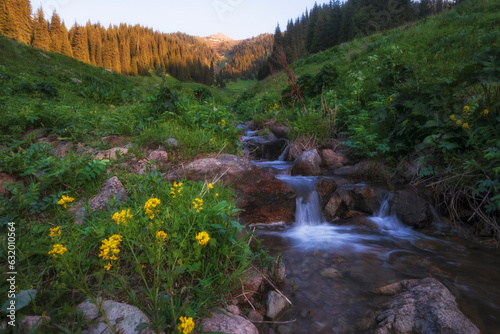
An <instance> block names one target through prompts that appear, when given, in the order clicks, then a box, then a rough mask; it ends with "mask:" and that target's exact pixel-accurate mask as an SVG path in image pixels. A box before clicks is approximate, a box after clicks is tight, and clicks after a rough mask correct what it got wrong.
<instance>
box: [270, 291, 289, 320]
mask: <svg viewBox="0 0 500 334" xmlns="http://www.w3.org/2000/svg"><path fill="white" fill-rule="evenodd" d="M266 305H267V310H266V317H268V318H271V319H272V320H276V319H278V318H279V316H280V315H281V314H282V313H283V312H285V311H286V310H287V309H288V308H289V307H290V303H288V301H287V300H286V299H285V298H283V296H281V295H280V294H279V293H277V292H276V291H269V293H268V295H267V304H266Z"/></svg>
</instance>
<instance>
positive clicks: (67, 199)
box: [57, 195, 75, 208]
mask: <svg viewBox="0 0 500 334" xmlns="http://www.w3.org/2000/svg"><path fill="white" fill-rule="evenodd" d="M74 200H75V199H74V198H73V197H69V196H65V195H62V197H61V199H60V200H59V202H57V204H58V205H64V208H66V204H67V203H71V202H73V201H74Z"/></svg>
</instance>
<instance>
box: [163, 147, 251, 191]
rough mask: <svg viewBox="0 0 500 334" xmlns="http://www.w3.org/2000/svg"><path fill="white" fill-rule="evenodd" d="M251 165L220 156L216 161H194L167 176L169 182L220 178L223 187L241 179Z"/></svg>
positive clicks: (235, 158)
mask: <svg viewBox="0 0 500 334" xmlns="http://www.w3.org/2000/svg"><path fill="white" fill-rule="evenodd" d="M253 167H254V166H253V165H252V164H251V163H250V162H249V161H248V160H247V159H245V158H243V157H239V156H235V155H231V154H222V155H221V156H220V157H219V158H218V159H216V158H205V159H198V160H194V161H193V162H191V163H189V164H188V165H186V166H183V168H180V169H178V170H176V171H174V172H172V173H170V174H169V175H168V179H169V180H170V181H177V180H179V179H181V178H186V179H189V180H192V181H209V182H212V181H213V180H214V179H216V178H219V177H220V178H221V180H222V182H223V183H224V184H225V185H230V184H232V183H234V182H235V181H236V179H238V178H241V176H242V174H243V173H245V172H249V171H252V170H253Z"/></svg>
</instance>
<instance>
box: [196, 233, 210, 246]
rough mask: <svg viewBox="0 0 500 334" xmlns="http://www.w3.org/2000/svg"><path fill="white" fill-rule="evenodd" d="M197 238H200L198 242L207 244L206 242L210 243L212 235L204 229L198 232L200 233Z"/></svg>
mask: <svg viewBox="0 0 500 334" xmlns="http://www.w3.org/2000/svg"><path fill="white" fill-rule="evenodd" d="M196 240H198V244H200V245H206V244H208V241H209V240H210V236H209V235H208V233H207V232H205V231H203V232H200V233H198V235H196Z"/></svg>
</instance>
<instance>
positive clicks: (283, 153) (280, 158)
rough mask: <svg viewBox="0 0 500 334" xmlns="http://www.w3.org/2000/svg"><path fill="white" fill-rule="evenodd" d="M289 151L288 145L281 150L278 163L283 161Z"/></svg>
mask: <svg viewBox="0 0 500 334" xmlns="http://www.w3.org/2000/svg"><path fill="white" fill-rule="evenodd" d="M289 150H290V144H288V145H286V147H285V149H284V150H283V152H282V153H281V155H280V157H279V158H278V161H285V159H286V156H287V155H288V151H289Z"/></svg>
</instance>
